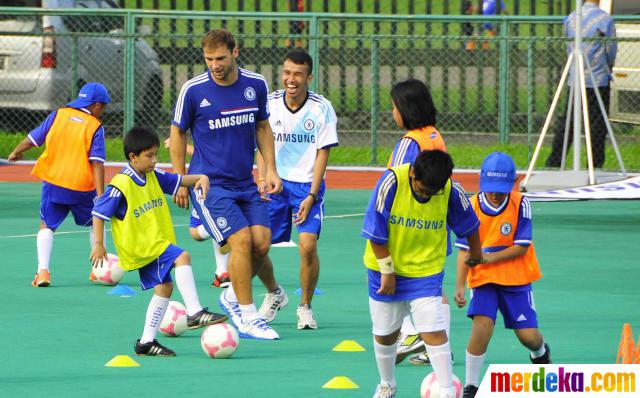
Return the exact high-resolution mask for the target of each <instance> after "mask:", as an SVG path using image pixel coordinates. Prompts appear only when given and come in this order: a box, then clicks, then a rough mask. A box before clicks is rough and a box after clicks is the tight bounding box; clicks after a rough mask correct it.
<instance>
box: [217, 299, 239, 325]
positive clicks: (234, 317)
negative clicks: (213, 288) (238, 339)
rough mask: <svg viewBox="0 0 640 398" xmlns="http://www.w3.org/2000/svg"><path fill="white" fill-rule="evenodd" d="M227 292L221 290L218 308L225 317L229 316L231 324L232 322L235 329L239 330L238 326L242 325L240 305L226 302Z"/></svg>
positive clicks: (235, 302) (234, 302)
mask: <svg viewBox="0 0 640 398" xmlns="http://www.w3.org/2000/svg"><path fill="white" fill-rule="evenodd" d="M227 291H228V290H223V291H222V293H220V300H219V301H220V307H221V308H222V310H223V311H224V312H225V313H226V314H227V315H229V318H231V322H233V324H234V325H235V327H236V329H239V328H240V325H242V319H241V313H240V305H239V304H238V302H237V301H229V300H227V295H226V293H227Z"/></svg>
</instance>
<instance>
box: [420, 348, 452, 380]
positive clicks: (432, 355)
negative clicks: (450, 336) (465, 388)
mask: <svg viewBox="0 0 640 398" xmlns="http://www.w3.org/2000/svg"><path fill="white" fill-rule="evenodd" d="M425 347H427V354H429V360H430V361H431V367H432V368H433V371H434V372H435V373H436V378H437V379H438V384H439V385H440V388H441V389H442V390H453V382H452V374H453V373H452V372H453V370H452V367H451V347H450V346H449V342H448V341H447V342H446V343H444V344H442V345H428V344H425Z"/></svg>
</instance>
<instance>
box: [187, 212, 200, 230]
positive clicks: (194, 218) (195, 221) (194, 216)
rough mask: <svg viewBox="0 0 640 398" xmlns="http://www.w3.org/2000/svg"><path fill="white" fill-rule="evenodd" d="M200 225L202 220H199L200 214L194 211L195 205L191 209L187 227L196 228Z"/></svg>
mask: <svg viewBox="0 0 640 398" xmlns="http://www.w3.org/2000/svg"><path fill="white" fill-rule="evenodd" d="M201 225H202V221H200V216H199V215H198V212H197V211H196V209H195V207H194V208H192V209H191V218H190V219H189V228H198V227H199V226H201Z"/></svg>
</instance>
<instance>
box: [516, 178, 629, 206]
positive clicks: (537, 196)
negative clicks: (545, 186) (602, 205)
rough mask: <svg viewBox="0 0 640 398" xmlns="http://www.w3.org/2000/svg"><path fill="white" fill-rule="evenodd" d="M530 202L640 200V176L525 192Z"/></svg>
mask: <svg viewBox="0 0 640 398" xmlns="http://www.w3.org/2000/svg"><path fill="white" fill-rule="evenodd" d="M524 195H525V196H526V197H527V198H529V200H530V201H534V202H535V201H538V202H542V201H562V200H591V199H640V176H637V177H632V178H628V179H626V180H622V181H615V182H608V183H606V184H599V185H587V186H584V187H577V188H567V189H556V190H553V191H544V192H525V193H524Z"/></svg>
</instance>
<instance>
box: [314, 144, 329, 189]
mask: <svg viewBox="0 0 640 398" xmlns="http://www.w3.org/2000/svg"><path fill="white" fill-rule="evenodd" d="M328 161H329V148H326V149H318V152H317V153H316V161H315V163H314V164H313V180H312V181H311V189H310V191H311V192H313V193H318V191H319V190H320V184H322V180H323V179H324V173H325V172H326V170H327V163H328Z"/></svg>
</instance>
